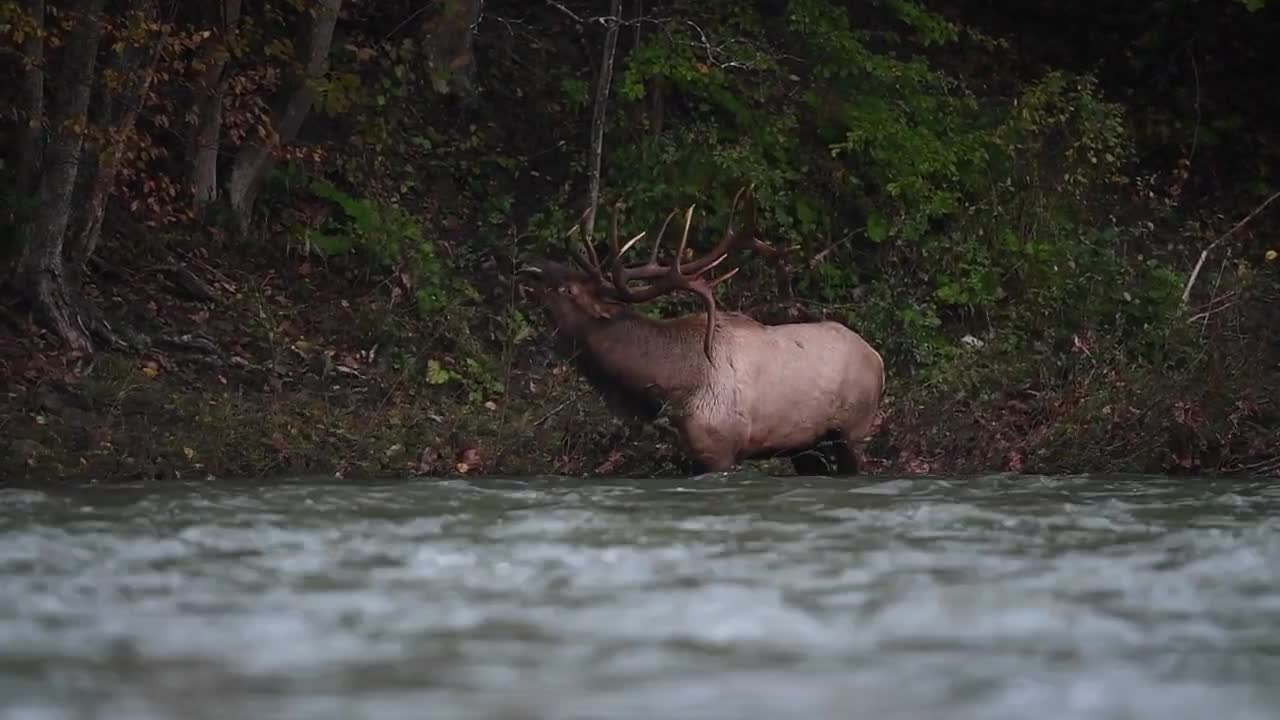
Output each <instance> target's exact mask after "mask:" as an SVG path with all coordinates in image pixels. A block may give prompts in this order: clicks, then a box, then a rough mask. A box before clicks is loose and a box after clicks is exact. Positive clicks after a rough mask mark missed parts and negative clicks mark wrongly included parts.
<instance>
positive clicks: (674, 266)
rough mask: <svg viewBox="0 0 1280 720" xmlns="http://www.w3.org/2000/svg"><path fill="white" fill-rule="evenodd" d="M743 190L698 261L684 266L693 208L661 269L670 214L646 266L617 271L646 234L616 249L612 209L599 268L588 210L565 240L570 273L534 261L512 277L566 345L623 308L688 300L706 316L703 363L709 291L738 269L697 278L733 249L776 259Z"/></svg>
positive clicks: (711, 328)
mask: <svg viewBox="0 0 1280 720" xmlns="http://www.w3.org/2000/svg"><path fill="white" fill-rule="evenodd" d="M751 190H752V188H749V187H748V188H743V189H741V190H739V191H738V193H737V194H736V195H735V196H734V199H733V206H732V207H731V209H730V212H729V225H728V227H727V228H726V230H725V233H724V236H723V237H722V238H721V239H720V241H719V242H718V243H717V244H716V246H715V247H713V248H712V249H711V250H710V251H709V252H707V253H706V254H705V255H703V256H701V257H697V258H694V259H691V260H685V259H684V255H685V251H686V249H687V248H688V242H689V225H690V223H691V222H692V220H693V210H694V206H693V205H690V206H689V208H688V209H687V210H686V211H685V215H684V228H683V231H682V232H681V235H680V242H679V244H678V246H677V247H676V252H675V255H674V257H673V258H672V260H671V262H670V263H669V264H663V263H662V262H660V261H659V255H660V254H661V251H662V239H663V237H664V236H665V235H666V231H667V226H668V225H670V224H671V220H672V219H673V218H675V216H676V212H677V211H673V212H672V213H671V214H670V215H668V216H667V218H666V220H665V221H664V222H663V223H662V227H661V228H660V229H659V231H658V235H657V237H656V238H655V240H654V243H653V249H652V251H651V252H650V254H649V259H648V260H647V261H646V262H644V263H643V264H639V265H631V266H626V265H623V264H622V258H623V256H625V255H626V253H627V252H628V251H629V250H630V249H631V248H632V247H633V246H635V244H636V243H638V242H640V241H641V240H642V239H644V237H645V236H646V235H647V234H648V233H647V232H641V233H640V234H638V235H636V236H635V237H633V238H631V239H630V240H628V241H627V242H626V243H625V244H623V245H622V246H619V245H618V210H619V205H620V203H615V204H614V206H613V212H612V216H611V223H610V230H609V252H608V254H607V255H605V257H604V259H603V261H602V260H601V258H600V256H599V254H598V253H597V251H596V248H595V245H594V244H593V243H592V241H591V233H590V229H589V228H588V227H587V217H588V216H589V215H590V211H589V210H588V211H587V212H586V213H583V216H582V218H581V219H580V220H579V222H578V225H577V226H575V227H574V228H573V229H571V230H570V231H569V232H568V233H567V234H566V235H565V250H566V252H567V253H568V255H569V257H570V258H571V259H572V260H573V262H574V265H575V266H576V267H575V266H569V265H565V264H562V263H558V262H555V261H552V260H537V261H534V262H532V263H530V264H529V265H526V266H525V267H522V268H520V270H519V271H517V272H518V274H520V275H522V276H524V277H527V278H529V279H530V280H531V281H532V285H533V289H534V290H535V292H537V293H538V294H540V295H541V300H542V302H543V305H544V306H545V308H546V310H547V313H548V314H549V315H550V316H551V320H552V322H553V323H554V324H555V326H556V328H557V330H558V331H560V332H562V333H565V334H567V335H569V336H570V337H576V336H578V335H579V334H581V333H583V332H585V331H587V330H588V329H589V328H590V327H592V326H593V325H595V324H597V323H607V322H609V321H612V320H614V319H616V318H618V317H619V316H620V315H622V314H624V313H626V312H627V308H628V306H632V305H638V304H640V303H645V302H650V301H652V300H656V299H657V298H659V297H662V296H664V295H667V294H670V293H675V292H685V293H688V294H691V295H695V296H697V297H698V298H699V299H700V300H701V301H702V304H703V305H704V306H705V308H706V315H707V318H706V333H705V336H704V340H703V353H704V354H705V355H706V357H707V359H708V361H710V359H711V347H712V343H713V341H714V338H715V325H716V302H715V296H714V294H713V291H714V288H715V287H716V286H717V285H719V284H720V283H722V282H724V281H726V280H728V279H729V278H731V277H733V275H734V274H736V273H737V272H738V270H739V269H740V268H737V267H735V268H733V269H732V270H729V271H728V272H725V273H724V274H722V275H720V276H719V277H715V278H707V277H704V276H705V275H707V273H709V272H710V271H711V270H712V269H714V268H716V267H718V266H720V265H721V264H722V263H723V262H724V261H725V260H726V259H727V258H728V257H729V254H730V253H731V252H732V251H733V250H735V249H738V248H742V247H749V248H753V249H755V250H758V251H761V252H763V253H765V254H767V255H770V256H778V255H780V254H781V252H782V251H779V250H776V249H774V248H773V247H772V246H770V245H768V244H767V243H765V242H763V241H761V240H759V239H758V238H756V236H755V222H754V221H755V204H754V198H753V195H752V192H751ZM744 193H745V194H746V196H747V205H748V212H747V216H748V222H747V226H746V227H745V228H744V229H742V230H740V231H736V232H735V231H734V229H733V218H734V215H735V214H736V213H737V208H738V203H739V201H740V200H741V198H742V196H743V194H744ZM575 235H576V236H580V238H581V241H582V244H583V247H584V249H585V250H586V253H585V254H584V253H583V252H582V251H581V250H579V249H577V248H576V247H574V245H573V243H572V240H573V238H574V236H575ZM635 283H640V284H639V285H636V284H635Z"/></svg>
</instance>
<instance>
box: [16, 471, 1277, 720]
mask: <svg viewBox="0 0 1280 720" xmlns="http://www.w3.org/2000/svg"><path fill="white" fill-rule="evenodd" d="M204 717H209V718H213V717H218V718H335V719H338V718H341V719H342V720H354V719H355V718H363V717H369V718H375V717H376V718H430V719H432V720H436V719H444V718H494V719H505V718H510V719H512V720H515V719H519V720H533V719H534V718H566V719H568V718H574V719H577V718H582V719H586V718H602V719H603V718H652V719H655V720H657V719H666V718H673V719H674V718H726V719H732V718H741V719H755V718H762V719H763V718H769V719H771V720H772V719H776V718H806V719H819V718H833V719H834V718H911V719H913V720H914V719H926V718H948V719H951V718H993V719H1001V718H1010V719H1013V718H1019V719H1021V718H1034V719H1036V720H1048V719H1056V718H1082V719H1084V718H1088V719H1089V720H1104V719H1107V718H1116V719H1120V718H1124V719H1130V718H1153V719H1154V718H1158V719H1160V720H1169V719H1170V718H1195V719H1196V720H1204V719H1206V718H1211V719H1212V720H1228V719H1230V718H1268V719H1269V720H1270V719H1274V718H1278V717H1280V483H1278V482H1275V481H1272V482H1271V483H1269V484H1268V483H1263V482H1258V483H1248V482H1217V481H1209V480H1203V479H1179V480H1168V479H1163V478H1042V477H1034V476H1003V475H1002V476H993V477H977V478H963V479H961V478H953V479H897V480H877V481H876V482H872V483H867V482H865V481H864V482H851V481H848V480H834V479H828V478H794V477H783V478H769V477H764V476H760V475H752V474H734V475H727V476H721V475H713V476H703V477H698V478H688V479H681V480H650V481H612V482H609V481H582V480H568V479H563V478H539V479H532V480H477V481H418V480H415V481H406V482H397V483H385V484H355V483H339V482H335V481H328V482H309V481H307V482H304V481H301V480H298V481H291V482H282V483H273V484H271V485H249V484H239V483H224V482H221V481H210V482H205V483H198V484H164V485H148V486H135V487H120V486H114V487H105V486H100V487H92V486H91V487H80V488H57V489H43V490H33V489H0V719H3V720H10V719H12V720H18V719H19V718H21V719H22V720H34V719H37V718H40V719H44V718H130V719H133V718H138V719H147V718H175V719H177V718H182V719H183V720H187V719H194V718H204Z"/></svg>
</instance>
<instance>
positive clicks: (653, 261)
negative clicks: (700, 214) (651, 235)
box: [649, 210, 680, 265]
mask: <svg viewBox="0 0 1280 720" xmlns="http://www.w3.org/2000/svg"><path fill="white" fill-rule="evenodd" d="M678 212H680V211H679V210H672V211H671V213H670V214H669V215H667V219H666V220H663V221H662V229H660V230H658V239H656V240H654V241H653V252H652V253H650V254H649V264H650V265H657V264H658V251H659V250H661V249H662V237H663V236H664V235H666V234H667V225H670V224H671V218H673V217H675V216H676V213H678Z"/></svg>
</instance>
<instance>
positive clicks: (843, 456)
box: [836, 439, 858, 475]
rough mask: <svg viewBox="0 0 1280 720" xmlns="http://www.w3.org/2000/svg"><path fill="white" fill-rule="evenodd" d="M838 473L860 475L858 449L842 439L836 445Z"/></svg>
mask: <svg viewBox="0 0 1280 720" xmlns="http://www.w3.org/2000/svg"><path fill="white" fill-rule="evenodd" d="M836 473H837V474H840V475H857V474H858V448H857V445H855V444H854V443H853V442H851V441H850V440H848V439H841V440H840V441H839V442H838V443H837V444H836Z"/></svg>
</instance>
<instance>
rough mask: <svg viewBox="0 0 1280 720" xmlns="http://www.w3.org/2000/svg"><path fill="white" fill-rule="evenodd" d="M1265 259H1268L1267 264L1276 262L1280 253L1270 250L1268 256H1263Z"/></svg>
mask: <svg viewBox="0 0 1280 720" xmlns="http://www.w3.org/2000/svg"><path fill="white" fill-rule="evenodd" d="M1263 257H1265V258H1266V259H1267V262H1275V261H1276V258H1277V257H1280V253H1277V252H1276V251H1275V250H1268V251H1267V254H1266V255H1263Z"/></svg>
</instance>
